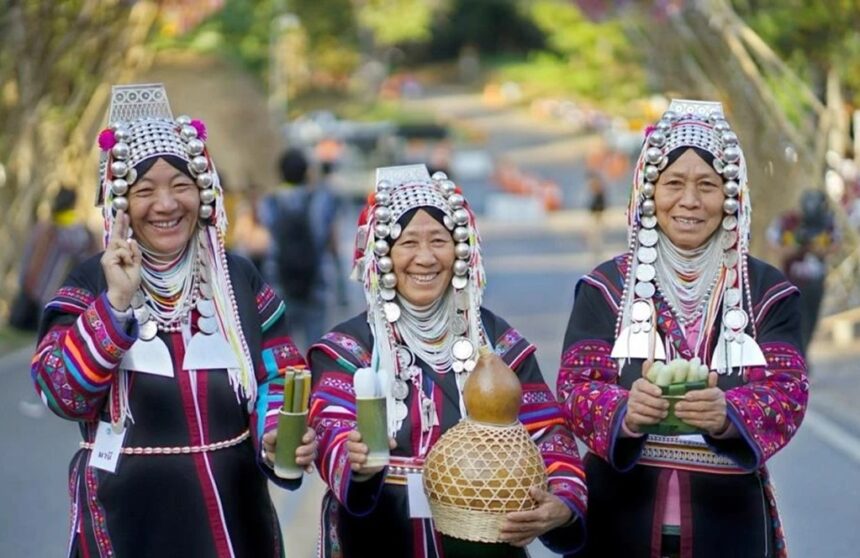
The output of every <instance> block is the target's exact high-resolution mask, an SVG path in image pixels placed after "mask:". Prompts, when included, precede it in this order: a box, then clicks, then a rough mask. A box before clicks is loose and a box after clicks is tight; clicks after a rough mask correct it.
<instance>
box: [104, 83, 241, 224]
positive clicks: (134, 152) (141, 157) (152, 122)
mask: <svg viewBox="0 0 860 558" xmlns="http://www.w3.org/2000/svg"><path fill="white" fill-rule="evenodd" d="M108 122H109V127H108V128H106V129H105V130H103V131H102V132H101V133H100V134H99V147H100V148H101V150H102V154H101V159H100V162H99V191H98V196H97V203H99V204H102V203H103V204H104V207H105V209H104V216H105V225H106V228H107V229H108V230H106V231H105V233H106V234H109V228H110V225H111V224H112V223H113V213H114V211H116V210H120V209H122V210H124V211H125V210H127V209H128V199H127V197H126V194H127V193H128V189H129V188H130V187H131V186H132V185H133V184H134V182H135V181H136V180H137V171H135V167H136V166H137V165H138V164H139V163H141V162H142V161H145V160H147V159H151V158H153V157H159V156H162V155H172V156H175V157H178V158H180V159H182V160H184V161H186V162H187V163H188V171H189V173H190V174H191V176H193V177H194V178H195V180H196V182H197V186H198V188H200V202H201V205H200V219H201V221H203V222H204V223H207V224H208V223H209V222H210V220H211V224H214V225H215V226H216V227H218V228H219V230H220V232H221V233H222V234H223V232H224V230H225V227H226V225H227V223H226V214H225V212H224V196H223V191H222V189H221V183H220V181H219V180H218V172H217V171H216V169H215V165H214V163H213V162H212V159H211V158H210V157H209V152H208V150H207V149H206V145H205V144H204V141H205V139H206V126H205V125H204V124H203V122H201V121H200V120H192V119H191V118H190V117H188V116H180V117H178V118H176V119H174V118H173V113H172V112H171V110H170V103H169V101H168V99H167V92H166V91H165V90H164V86H163V85H162V84H160V83H159V84H136V85H115V86H113V88H112V91H111V105H110V111H109V114H108ZM112 210H113V211H112ZM213 215H214V217H215V218H214V219H212V217H213Z"/></svg>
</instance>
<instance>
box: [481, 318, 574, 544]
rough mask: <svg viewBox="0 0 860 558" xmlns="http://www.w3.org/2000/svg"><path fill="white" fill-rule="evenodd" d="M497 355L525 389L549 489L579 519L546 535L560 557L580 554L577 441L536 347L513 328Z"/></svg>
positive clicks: (523, 408)
mask: <svg viewBox="0 0 860 558" xmlns="http://www.w3.org/2000/svg"><path fill="white" fill-rule="evenodd" d="M495 348H496V352H497V353H498V354H499V355H500V356H501V357H502V358H503V359H504V360H505V362H507V363H508V365H509V366H511V368H512V369H514V370H515V371H516V373H517V376H518V377H519V379H520V383H521V385H522V389H523V396H522V402H521V404H520V416H519V418H520V422H522V424H523V426H525V428H526V430H527V431H528V432H529V434H530V435H531V437H532V440H534V442H535V444H536V445H537V447H538V449H539V450H540V453H541V456H542V457H543V461H544V466H545V467H546V471H547V476H548V479H549V488H550V492H552V493H553V494H554V495H555V496H558V497H559V498H560V499H561V500H562V501H563V502H564V503H565V504H566V505H567V506H568V507H569V508H570V510H571V513H572V518H573V519H574V521H572V522H570V523H568V525H566V526H565V527H561V528H558V529H555V530H553V531H550V532H549V533H546V534H545V535H543V536H541V540H542V541H543V543H544V544H545V545H546V546H547V547H548V548H550V549H551V550H553V551H554V552H557V553H569V552H573V551H575V550H577V549H578V548H579V547H580V546H581V545H582V544H583V543H584V542H585V507H586V500H587V497H586V494H587V489H586V486H585V472H584V470H583V467H582V462H581V461H580V458H579V451H578V450H577V447H576V441H575V440H574V438H573V434H572V433H571V431H570V429H569V427H568V424H567V421H565V419H564V415H563V413H562V409H561V406H560V405H559V403H558V401H557V400H556V398H555V397H554V396H553V394H552V391H550V389H549V387H548V386H547V385H546V382H545V381H544V378H543V375H542V374H541V371H540V367H539V366H538V363H537V359H536V358H535V356H534V352H535V347H534V345H532V344H531V343H529V342H528V341H527V340H526V339H524V338H523V337H522V336H521V335H520V334H519V332H518V331H517V330H515V329H513V328H507V329H506V331H505V333H503V334H502V335H501V336H500V337H499V338H498V339H497V340H496V347H495Z"/></svg>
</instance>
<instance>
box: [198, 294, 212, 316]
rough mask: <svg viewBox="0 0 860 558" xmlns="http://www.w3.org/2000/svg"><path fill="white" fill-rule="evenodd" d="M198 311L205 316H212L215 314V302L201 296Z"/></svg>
mask: <svg viewBox="0 0 860 558" xmlns="http://www.w3.org/2000/svg"><path fill="white" fill-rule="evenodd" d="M197 312H199V313H200V315H201V316H203V317H204V318H211V317H212V316H214V315H215V303H214V302H212V300H210V299H208V298H201V299H200V300H198V301H197Z"/></svg>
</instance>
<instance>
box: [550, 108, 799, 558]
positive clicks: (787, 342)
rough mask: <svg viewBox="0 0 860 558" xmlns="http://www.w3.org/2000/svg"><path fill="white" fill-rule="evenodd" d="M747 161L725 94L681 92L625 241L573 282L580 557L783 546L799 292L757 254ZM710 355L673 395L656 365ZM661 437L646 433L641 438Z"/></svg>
mask: <svg viewBox="0 0 860 558" xmlns="http://www.w3.org/2000/svg"><path fill="white" fill-rule="evenodd" d="M746 186H747V185H746V162H745V160H744V157H743V152H742V151H741V148H740V145H739V142H738V138H737V135H735V133H734V132H732V130H731V129H730V128H729V125H728V123H727V122H726V120H725V118H724V116H723V113H722V107H721V106H720V105H719V104H718V103H703V102H695V101H673V103H672V106H671V107H670V110H669V111H667V112H666V114H664V115H663V117H662V118H661V120H660V121H659V122H658V123H657V125H656V126H655V127H653V128H651V129H650V130H649V132H648V135H647V140H646V143H645V146H644V147H643V149H642V153H641V155H640V158H639V164H638V165H637V169H636V173H635V175H634V180H633V192H632V195H631V201H630V207H629V208H628V224H629V233H630V236H629V238H630V251H629V252H628V253H625V254H622V255H620V256H618V257H616V258H615V259H613V260H611V261H608V262H606V263H604V264H602V265H600V266H598V267H597V268H596V269H595V270H594V271H592V272H591V273H590V274H588V275H587V276H585V277H584V278H583V279H582V280H581V281H580V282H579V283H578V284H577V287H576V297H575V301H574V305H573V311H572V313H571V317H570V322H569V324H568V328H567V333H566V335H565V340H564V349H563V353H562V361H561V369H560V371H559V378H558V390H559V396H560V397H561V398H563V400H564V406H565V410H566V411H567V412H568V414H569V417H570V420H571V423H572V425H573V429H574V433H575V434H576V435H577V437H579V438H581V439H582V440H583V441H584V442H585V443H586V444H587V446H588V449H589V452H588V454H587V456H586V458H585V464H586V473H587V479H588V489H589V507H588V515H587V525H588V534H587V539H588V543H587V548H586V549H585V551H584V552H583V553H581V554H579V555H577V556H591V557H604V556H624V557H628V558H638V557H643V558H644V557H653V556H681V557H685V558H691V557H693V556H695V557H697V558H709V557H715V558H716V557H719V556H769V557H770V556H782V555H783V554H784V552H785V547H784V537H783V534H782V528H781V525H780V523H779V518H778V515H777V510H776V504H775V500H774V498H773V493H772V490H771V485H770V483H769V480H768V473H767V469H766V467H765V462H766V461H767V460H768V459H769V458H770V457H771V456H773V454H774V453H776V452H777V451H779V450H780V449H781V448H782V447H784V446H785V444H787V443H788V442H789V441H790V440H791V438H792V436H793V435H794V433H795V432H796V431H797V428H798V426H799V425H800V422H801V420H802V419H803V415H804V411H805V409H806V402H807V395H808V383H807V379H806V365H805V363H804V359H803V356H802V354H801V351H800V348H799V347H800V345H799V342H800V337H799V336H800V331H799V328H798V327H799V326H798V323H799V322H798V306H797V290H796V289H795V288H794V287H793V286H792V285H791V284H789V283H788V282H787V281H786V280H785V278H784V277H783V276H782V274H781V273H779V272H778V271H777V270H775V269H774V268H772V267H770V266H768V265H767V264H765V263H764V262H761V261H759V260H757V259H755V258H753V257H751V256H750V255H749V253H748V252H749V246H748V237H749V217H750V206H749V194H748V192H747V189H746ZM674 359H684V360H687V361H693V362H695V363H698V362H702V363H704V366H705V367H707V370H708V371H709V372H708V378H707V384H706V386H705V387H704V388H701V389H693V390H691V391H688V392H687V393H686V395H684V396H683V398H682V399H680V400H678V401H677V402H676V404H675V408H674V415H675V417H677V419H680V420H681V421H683V423H685V424H686V426H687V427H690V429H692V430H695V431H696V432H698V433H696V434H689V435H666V433H665V431H663V432H664V434H657V433H653V432H654V426H655V425H658V424H660V423H661V421H663V420H664V419H666V418H667V416H668V414H669V402H668V401H667V400H666V399H664V398H663V397H662V393H663V392H662V390H661V388H660V387H659V386H657V385H655V384H653V383H651V382H650V381H649V380H647V379H646V378H644V377H643V376H644V373H645V372H647V370H648V369H649V367H650V366H651V365H652V363H653V362H654V361H670V360H674ZM647 432H652V433H647Z"/></svg>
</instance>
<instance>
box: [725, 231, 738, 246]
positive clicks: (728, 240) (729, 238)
mask: <svg viewBox="0 0 860 558" xmlns="http://www.w3.org/2000/svg"><path fill="white" fill-rule="evenodd" d="M737 242H738V232H737V231H725V232H724V233H723V238H722V243H723V249H724V250H727V249H729V248H731V247H732V246H734V245H735V244H737Z"/></svg>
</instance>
